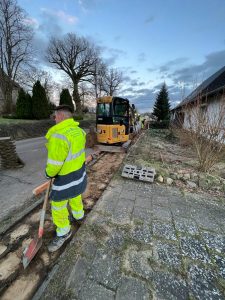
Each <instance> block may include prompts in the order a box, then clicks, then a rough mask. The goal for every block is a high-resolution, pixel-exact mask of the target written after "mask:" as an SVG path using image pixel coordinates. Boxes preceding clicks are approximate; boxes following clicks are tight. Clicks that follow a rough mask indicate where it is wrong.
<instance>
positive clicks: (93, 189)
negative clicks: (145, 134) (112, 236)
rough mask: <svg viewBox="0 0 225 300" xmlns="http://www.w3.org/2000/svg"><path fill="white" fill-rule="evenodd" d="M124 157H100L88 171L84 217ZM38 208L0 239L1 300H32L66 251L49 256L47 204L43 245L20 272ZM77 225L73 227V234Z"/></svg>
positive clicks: (50, 229)
mask: <svg viewBox="0 0 225 300" xmlns="http://www.w3.org/2000/svg"><path fill="white" fill-rule="evenodd" d="M124 156H125V154H124V153H114V154H113V153H107V154H100V155H99V156H98V157H97V158H96V161H93V162H91V163H90V165H89V166H88V169H87V173H88V186H87V189H86V192H85V193H84V195H83V202H84V208H85V215H86V214H87V213H88V212H89V211H90V210H91V209H92V208H93V206H94V205H95V203H96V201H97V200H98V199H99V197H100V196H101V194H102V192H103V191H104V189H105V188H106V187H107V185H108V183H109V181H110V179H111V178H112V176H113V174H114V173H115V172H116V171H117V169H118V168H119V167H120V165H121V163H122V161H123V159H124ZM39 216H40V207H39V208H37V209H36V210H34V211H33V212H32V213H30V214H29V215H28V216H26V217H25V218H24V219H23V220H21V221H20V223H18V224H17V225H16V226H15V227H14V228H11V229H10V230H9V231H8V232H6V233H5V234H4V236H1V244H0V298H1V299H4V300H6V299H10V300H11V299H20V300H24V299H31V297H32V296H33V295H34V293H35V291H36V289H37V288H38V287H39V286H40V284H41V283H42V281H43V280H44V279H45V278H46V275H47V274H48V272H49V271H50V270H51V268H52V267H53V266H54V264H55V263H56V261H57V258H58V257H59V256H60V254H61V253H62V252H63V251H64V250H65V247H66V245H65V246H63V247H62V248H61V249H59V250H58V251H57V252H55V253H49V252H48V250H47V245H48V243H49V241H50V240H51V239H52V238H53V237H54V234H55V228H54V225H53V224H52V221H51V214H50V205H48V209H47V214H46V220H45V232H44V238H43V245H42V247H41V249H40V250H39V251H38V253H37V254H36V256H35V257H34V258H33V260H32V261H31V263H30V265H29V266H28V267H27V269H25V270H24V269H23V266H22V263H21V258H22V256H23V251H24V249H25V248H26V247H27V246H28V245H29V244H30V242H31V240H32V239H33V238H34V237H35V235H36V233H37V230H38V226H39ZM78 228H79V225H78V224H72V230H73V232H74V233H76V231H77V230H78Z"/></svg>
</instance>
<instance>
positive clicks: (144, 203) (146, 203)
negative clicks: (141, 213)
mask: <svg viewBox="0 0 225 300" xmlns="http://www.w3.org/2000/svg"><path fill="white" fill-rule="evenodd" d="M136 206H138V207H143V208H147V209H151V208H152V200H151V198H150V197H148V196H136V201H135V207H136Z"/></svg>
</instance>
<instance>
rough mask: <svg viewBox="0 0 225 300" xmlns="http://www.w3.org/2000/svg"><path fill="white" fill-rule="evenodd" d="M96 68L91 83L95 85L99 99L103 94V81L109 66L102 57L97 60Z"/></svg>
mask: <svg viewBox="0 0 225 300" xmlns="http://www.w3.org/2000/svg"><path fill="white" fill-rule="evenodd" d="M94 69H95V72H94V76H93V77H92V78H91V81H90V83H91V84H92V85H93V86H94V94H95V99H97V98H99V97H101V96H102V92H103V83H104V79H105V75H106V73H107V66H106V64H105V63H104V62H103V61H102V60H101V59H99V60H98V61H96V63H95V66H94Z"/></svg>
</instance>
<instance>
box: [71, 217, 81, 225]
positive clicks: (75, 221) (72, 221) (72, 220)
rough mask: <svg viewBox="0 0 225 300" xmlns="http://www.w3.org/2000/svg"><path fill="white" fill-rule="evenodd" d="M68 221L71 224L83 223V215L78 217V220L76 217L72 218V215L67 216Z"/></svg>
mask: <svg viewBox="0 0 225 300" xmlns="http://www.w3.org/2000/svg"><path fill="white" fill-rule="evenodd" d="M69 221H70V222H71V223H73V224H75V223H76V224H78V225H81V224H82V223H83V221H84V216H83V218H81V219H79V220H77V219H75V218H74V216H69Z"/></svg>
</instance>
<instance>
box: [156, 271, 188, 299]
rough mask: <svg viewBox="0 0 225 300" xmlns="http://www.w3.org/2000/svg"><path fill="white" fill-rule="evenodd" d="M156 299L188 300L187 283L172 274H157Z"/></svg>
mask: <svg viewBox="0 0 225 300" xmlns="http://www.w3.org/2000/svg"><path fill="white" fill-rule="evenodd" d="M153 282H154V286H155V294H156V297H157V298H156V299H163V300H167V299H168V300H175V299H177V300H188V299H189V294H188V286H187V283H186V282H185V281H184V280H182V279H181V278H178V277H176V276H174V275H173V274H172V273H163V272H157V273H156V274H155V276H154V278H153Z"/></svg>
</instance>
